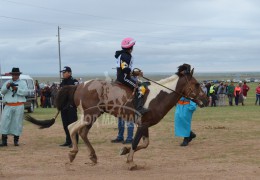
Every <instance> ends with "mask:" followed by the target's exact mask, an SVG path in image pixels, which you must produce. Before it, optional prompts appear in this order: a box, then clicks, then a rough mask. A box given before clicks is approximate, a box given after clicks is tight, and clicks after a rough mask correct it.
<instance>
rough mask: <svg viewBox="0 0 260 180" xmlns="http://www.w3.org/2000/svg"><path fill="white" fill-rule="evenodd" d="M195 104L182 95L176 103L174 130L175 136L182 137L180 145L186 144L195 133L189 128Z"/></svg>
mask: <svg viewBox="0 0 260 180" xmlns="http://www.w3.org/2000/svg"><path fill="white" fill-rule="evenodd" d="M196 108H197V105H196V103H194V102H193V101H191V100H189V99H186V98H184V97H182V98H181V99H180V100H179V101H178V103H177V105H176V110H175V115H174V132H175V136H177V137H184V139H183V142H182V143H181V144H180V145H181V146H187V145H188V144H189V142H191V141H192V139H193V138H195V137H196V134H195V133H194V132H192V130H191V121H192V114H193V112H194V111H195V110H196Z"/></svg>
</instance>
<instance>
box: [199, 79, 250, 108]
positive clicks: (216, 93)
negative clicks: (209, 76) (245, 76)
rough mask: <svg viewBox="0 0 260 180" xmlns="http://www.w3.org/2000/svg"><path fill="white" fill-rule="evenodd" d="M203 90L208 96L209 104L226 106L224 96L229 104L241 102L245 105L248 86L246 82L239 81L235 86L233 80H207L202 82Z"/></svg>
mask: <svg viewBox="0 0 260 180" xmlns="http://www.w3.org/2000/svg"><path fill="white" fill-rule="evenodd" d="M202 89H203V91H204V92H205V93H206V94H207V96H208V97H209V106H211V107H216V106H226V98H228V104H229V106H233V105H236V106H238V105H239V104H242V106H244V105H245V100H246V98H247V92H248V91H249V90H250V87H249V86H248V85H247V82H242V81H239V82H238V83H237V84H236V86H235V85H234V82H232V81H231V82H230V83H228V82H220V83H219V84H216V83H213V82H207V83H205V84H202Z"/></svg>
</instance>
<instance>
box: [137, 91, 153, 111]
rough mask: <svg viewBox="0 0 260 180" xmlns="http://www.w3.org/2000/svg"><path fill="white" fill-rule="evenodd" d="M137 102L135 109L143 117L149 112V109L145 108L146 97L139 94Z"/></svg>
mask: <svg viewBox="0 0 260 180" xmlns="http://www.w3.org/2000/svg"><path fill="white" fill-rule="evenodd" d="M137 95H138V96H137V97H136V102H135V109H136V110H137V111H138V112H139V113H140V114H142V115H144V114H145V113H147V112H149V111H150V110H149V109H146V108H144V107H143V106H144V96H143V95H141V94H139V93H137Z"/></svg>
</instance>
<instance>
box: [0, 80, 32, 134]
mask: <svg viewBox="0 0 260 180" xmlns="http://www.w3.org/2000/svg"><path fill="white" fill-rule="evenodd" d="M8 83H13V85H14V86H17V91H14V90H13V88H12V86H11V87H10V88H9V89H7V87H6V85H7V84H8ZM28 92H29V90H28V88H27V85H26V82H25V81H23V80H20V79H18V80H17V81H12V80H9V81H7V82H5V83H4V84H3V86H2V89H1V93H2V94H3V95H4V99H3V101H4V103H5V107H4V111H3V114H2V119H1V123H0V134H11V135H15V136H20V135H21V133H22V127H23V126H22V124H23V114H24V102H26V98H25V96H27V95H28Z"/></svg>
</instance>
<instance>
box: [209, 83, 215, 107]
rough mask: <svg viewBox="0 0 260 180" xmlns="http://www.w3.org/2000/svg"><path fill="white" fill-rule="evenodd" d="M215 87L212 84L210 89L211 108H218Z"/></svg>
mask: <svg viewBox="0 0 260 180" xmlns="http://www.w3.org/2000/svg"><path fill="white" fill-rule="evenodd" d="M215 89H216V88H215V85H214V84H212V85H211V86H210V89H209V95H210V98H211V107H213V106H214V107H216V100H217V96H216V90H215Z"/></svg>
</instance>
